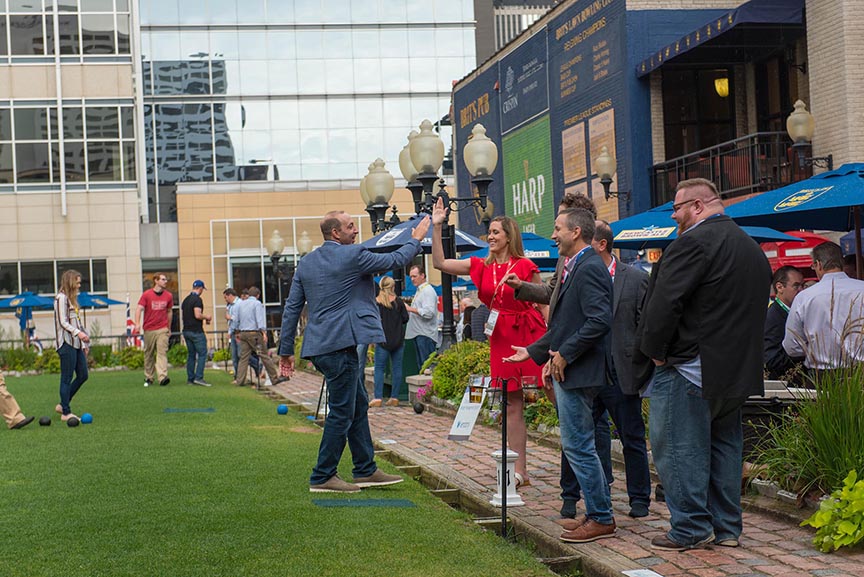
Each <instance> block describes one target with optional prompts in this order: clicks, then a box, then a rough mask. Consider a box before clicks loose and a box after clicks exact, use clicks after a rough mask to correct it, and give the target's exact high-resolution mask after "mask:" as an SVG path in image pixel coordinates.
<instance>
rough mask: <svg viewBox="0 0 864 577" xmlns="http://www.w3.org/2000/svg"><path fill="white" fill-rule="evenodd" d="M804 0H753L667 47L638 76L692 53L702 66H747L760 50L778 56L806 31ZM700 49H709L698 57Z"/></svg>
mask: <svg viewBox="0 0 864 577" xmlns="http://www.w3.org/2000/svg"><path fill="white" fill-rule="evenodd" d="M803 24H804V0H750V2H747V3H745V4H742V5H741V6H739V7H738V8H736V9H735V10H731V11H729V12H727V13H726V14H724V15H722V16H720V17H719V18H716V19H712V20H711V21H710V22H706V23H705V24H704V25H702V26H700V27H699V28H697V29H696V30H694V31H692V32H691V33H690V34H687V35H686V36H682V37H681V38H680V39H678V40H676V41H675V42H673V43H672V44H669V45H668V46H664V47H663V48H661V49H660V50H658V51H657V52H655V53H654V54H652V55H651V56H650V57H648V58H646V59H645V60H643V61H642V62H641V63H639V65H638V66H637V67H636V75H637V76H639V77H641V76H645V75H646V74H648V73H650V72H651V71H652V70H655V69H657V68H659V67H660V66H662V65H663V64H665V63H666V62H667V61H669V60H672V59H673V58H679V59H680V57H681V56H682V55H684V54H687V53H689V55H688V56H690V57H691V58H690V59H691V60H693V61H694V62H700V63H727V64H728V63H730V62H744V61H746V60H748V59H753V57H754V56H758V55H759V52H760V51H761V50H764V51H765V52H766V55H767V53H770V52H775V51H776V50H777V48H778V47H780V46H783V44H785V43H788V42H789V41H792V40H794V38H795V37H797V36H798V35H800V34H802V33H803V31H804V27H803ZM697 46H702V47H704V48H710V49H711V50H708V51H706V50H700V51H698V52H700V54H698V55H695V56H694V53H692V52H690V51H691V50H693V49H694V48H696V47H697Z"/></svg>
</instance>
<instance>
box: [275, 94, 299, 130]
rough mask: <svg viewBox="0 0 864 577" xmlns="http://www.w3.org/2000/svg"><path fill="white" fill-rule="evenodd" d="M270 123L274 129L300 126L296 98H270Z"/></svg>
mask: <svg viewBox="0 0 864 577" xmlns="http://www.w3.org/2000/svg"><path fill="white" fill-rule="evenodd" d="M270 125H271V127H272V128H273V129H274V130H283V129H297V128H299V127H300V119H299V116H298V103H297V101H296V100H271V101H270Z"/></svg>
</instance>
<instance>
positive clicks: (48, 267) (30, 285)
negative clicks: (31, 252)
mask: <svg viewBox="0 0 864 577" xmlns="http://www.w3.org/2000/svg"><path fill="white" fill-rule="evenodd" d="M21 289H22V290H25V291H31V292H34V293H36V294H44V295H50V294H54V292H55V290H54V263H53V262H51V261H48V262H22V263H21Z"/></svg>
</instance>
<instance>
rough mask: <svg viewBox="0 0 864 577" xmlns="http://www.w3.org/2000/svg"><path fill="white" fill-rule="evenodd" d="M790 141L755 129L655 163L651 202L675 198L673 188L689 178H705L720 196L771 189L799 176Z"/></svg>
mask: <svg viewBox="0 0 864 577" xmlns="http://www.w3.org/2000/svg"><path fill="white" fill-rule="evenodd" d="M794 159H795V155H794V152H793V151H792V141H791V140H790V139H789V136H788V135H787V134H786V133H785V132H757V133H755V134H749V135H747V136H744V137H742V138H738V139H737V140H730V141H728V142H724V143H721V144H718V145H716V146H712V147H711V148H705V149H703V150H700V151H698V152H693V153H691V154H688V155H685V156H679V157H678V158H673V159H672V160H667V161H666V162H663V163H661V164H655V165H654V166H653V167H652V169H651V171H652V201H653V204H654V206H659V205H661V204H663V203H666V202H669V201H670V200H672V199H674V198H675V187H676V186H678V183H679V182H681V181H682V180H687V179H688V178H707V179H708V180H710V181H711V182H713V183H714V184H716V185H717V189H718V190H719V191H720V194H721V195H722V196H723V198H732V197H736V196H745V195H750V194H754V193H758V192H764V191H766V190H773V189H775V188H779V187H781V186H785V185H787V184H791V183H793V182H797V181H798V180H801V179H802V178H807V177H808V176H810V175H809V174H804V172H805V171H807V172H809V170H810V169H802V168H799V166H798V163H797V162H793V160H794Z"/></svg>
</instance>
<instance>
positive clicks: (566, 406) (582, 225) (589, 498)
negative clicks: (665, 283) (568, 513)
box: [507, 209, 615, 543]
mask: <svg viewBox="0 0 864 577" xmlns="http://www.w3.org/2000/svg"><path fill="white" fill-rule="evenodd" d="M593 238H594V216H593V215H592V214H591V213H590V212H588V211H587V210H584V209H570V210H564V211H561V213H559V215H558V218H556V219H555V232H553V234H552V240H554V241H555V243H556V244H557V245H558V254H559V255H562V256H565V257H569V259H568V261H567V263H566V264H565V265H564V268H563V271H562V274H561V282H560V283H558V284H557V285H556V286H555V290H554V291H553V293H552V297H551V299H550V301H549V328H548V330H547V332H546V334H545V335H543V336H542V337H541V338H540V339H539V340H537V342H535V343H533V344H532V345H529V346H528V347H527V348H525V347H513V349H514V350H515V351H516V352H515V354H513V355H511V356H510V357H507V360H508V361H511V362H519V361H523V360H526V359H528V358H529V357H530V358H531V359H533V360H534V362H536V363H537V364H538V365H539V364H543V363H547V364H546V367H545V368H544V377H551V379H552V381H553V385H554V388H555V398H556V402H557V407H558V419H559V422H560V426H561V446H562V449H563V451H564V454H565V455H566V456H567V461H568V462H569V463H570V466H571V467H572V469H573V471H574V472H575V473H576V478H577V479H578V480H579V485H580V486H581V488H582V492H583V494H584V499H585V510H586V513H587V514H586V515H585V517H584V518H583V519H582V522H581V523H580V524H578V525H574V526H573V527H572V529H571V530H568V531H564V533H562V534H561V540H562V541H566V542H568V543H588V542H590V541H595V540H597V539H602V538H605V537H611V536H613V535H614V534H615V520H614V518H613V516H612V500H611V496H610V493H609V485H608V484H607V483H606V476H605V474H604V473H603V467H602V465H601V463H600V458H599V457H598V456H597V450H596V448H595V444H594V417H593V414H592V408H593V404H594V398H595V397H596V396H597V395H598V394H599V392H600V390H601V389H602V388H603V387H605V386H606V385H607V380H606V378H607V370H606V340H607V338H606V335H607V334H608V333H609V330H610V329H611V326H612V278H611V277H610V276H609V271H608V270H607V269H606V265H605V264H603V260H602V259H601V258H600V257H599V256H598V255H597V253H596V252H595V251H594V249H593V248H591V241H592V239H593Z"/></svg>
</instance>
